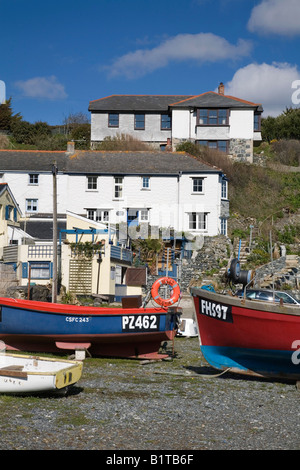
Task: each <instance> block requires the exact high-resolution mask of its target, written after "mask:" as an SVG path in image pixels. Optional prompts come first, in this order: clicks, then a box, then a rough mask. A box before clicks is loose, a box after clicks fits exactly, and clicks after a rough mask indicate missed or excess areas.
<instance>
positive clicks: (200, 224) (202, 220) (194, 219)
mask: <svg viewBox="0 0 300 470" xmlns="http://www.w3.org/2000/svg"><path fill="white" fill-rule="evenodd" d="M207 215H208V214H207V212H189V213H188V226H189V230H192V231H207V227H208V217H207Z"/></svg>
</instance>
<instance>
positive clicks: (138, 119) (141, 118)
mask: <svg viewBox="0 0 300 470" xmlns="http://www.w3.org/2000/svg"><path fill="white" fill-rule="evenodd" d="M134 128H135V129H137V130H139V129H142V130H143V129H145V114H135V115H134Z"/></svg>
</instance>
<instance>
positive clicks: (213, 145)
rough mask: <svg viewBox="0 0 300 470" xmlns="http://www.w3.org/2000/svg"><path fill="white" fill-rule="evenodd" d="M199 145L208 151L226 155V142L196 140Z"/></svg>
mask: <svg viewBox="0 0 300 470" xmlns="http://www.w3.org/2000/svg"><path fill="white" fill-rule="evenodd" d="M197 143H198V144H199V145H204V146H205V147H208V148H210V149H215V150H219V151H220V152H225V153H228V150H227V149H228V142H227V140H197Z"/></svg>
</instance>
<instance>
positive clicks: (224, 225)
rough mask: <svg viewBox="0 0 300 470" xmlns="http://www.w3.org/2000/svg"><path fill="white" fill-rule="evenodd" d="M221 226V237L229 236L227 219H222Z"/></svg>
mask: <svg viewBox="0 0 300 470" xmlns="http://www.w3.org/2000/svg"><path fill="white" fill-rule="evenodd" d="M220 226H221V235H226V236H227V219H225V218H224V217H222V218H221V224H220Z"/></svg>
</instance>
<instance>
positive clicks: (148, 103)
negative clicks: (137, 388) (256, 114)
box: [89, 91, 263, 112]
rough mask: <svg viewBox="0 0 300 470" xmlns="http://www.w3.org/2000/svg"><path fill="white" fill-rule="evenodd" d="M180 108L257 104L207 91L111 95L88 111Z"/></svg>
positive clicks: (257, 104) (260, 107)
mask: <svg viewBox="0 0 300 470" xmlns="http://www.w3.org/2000/svg"><path fill="white" fill-rule="evenodd" d="M172 107H182V108H186V107H189V108H206V107H207V108H257V109H258V110H259V111H262V110H263V109H262V106H261V104H259V103H252V102H251V101H246V100H242V99H240V98H236V97H234V96H229V95H222V94H219V93H215V92H213V91H209V92H206V93H202V94H201V95H111V96H107V97H105V98H101V99H99V100H94V101H90V104H89V111H102V112H113V111H116V112H118V111H136V112H138V111H160V112H161V111H168V110H169V108H172Z"/></svg>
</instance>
